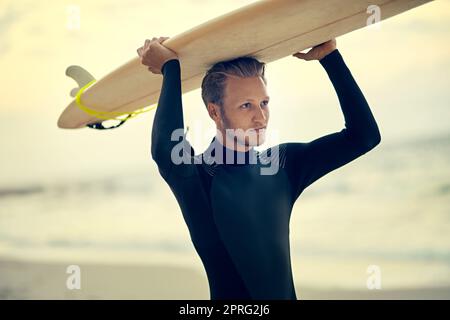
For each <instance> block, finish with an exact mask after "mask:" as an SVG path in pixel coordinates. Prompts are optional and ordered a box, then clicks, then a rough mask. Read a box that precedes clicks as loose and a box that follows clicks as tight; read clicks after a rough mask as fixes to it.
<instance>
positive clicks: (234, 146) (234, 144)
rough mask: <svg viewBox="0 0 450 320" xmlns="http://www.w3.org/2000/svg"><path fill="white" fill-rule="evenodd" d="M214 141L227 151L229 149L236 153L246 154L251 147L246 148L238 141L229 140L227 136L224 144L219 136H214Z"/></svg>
mask: <svg viewBox="0 0 450 320" xmlns="http://www.w3.org/2000/svg"><path fill="white" fill-rule="evenodd" d="M215 139H216V140H217V141H218V142H219V143H220V144H221V145H222V146H223V147H224V148H227V149H231V150H233V151H236V152H248V151H250V150H251V149H252V148H253V147H250V146H246V145H242V144H240V143H239V142H238V141H234V139H231V138H229V137H228V136H227V135H225V142H223V138H222V136H221V135H216V136H215Z"/></svg>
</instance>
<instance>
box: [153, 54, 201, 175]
mask: <svg viewBox="0 0 450 320" xmlns="http://www.w3.org/2000/svg"><path fill="white" fill-rule="evenodd" d="M161 72H162V74H163V82H162V88H161V93H160V96H159V101H158V106H157V108H156V113H155V117H154V120H153V127H152V137H151V154H152V158H153V160H154V161H155V162H156V164H157V165H158V170H159V172H160V174H161V176H162V177H163V178H164V179H166V180H168V178H169V176H170V175H171V174H172V173H173V171H177V172H178V173H180V172H181V171H182V169H186V167H185V166H183V165H182V164H181V165H180V164H178V165H177V164H174V162H173V161H172V158H171V153H172V150H173V149H174V147H175V146H176V145H179V144H180V142H181V141H183V142H184V143H185V144H187V147H188V148H189V149H190V152H191V154H194V150H193V149H192V146H191V145H190V143H189V142H188V141H187V140H186V139H183V140H181V138H180V139H178V140H174V141H172V132H174V130H176V129H181V130H184V123H183V105H182V99H181V96H182V91H181V67H180V61H179V60H178V59H172V60H169V61H167V62H165V63H164V65H163V66H162V68H161ZM182 150H185V149H184V148H183V149H182ZM183 152H184V151H183ZM191 154H190V155H191ZM190 155H189V156H190ZM175 167H178V168H177V169H174V168H175Z"/></svg>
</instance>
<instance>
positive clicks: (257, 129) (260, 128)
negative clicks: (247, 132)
mask: <svg viewBox="0 0 450 320" xmlns="http://www.w3.org/2000/svg"><path fill="white" fill-rule="evenodd" d="M265 129H266V127H259V128H255V129H253V130H255V131H256V132H258V133H259V132H260V131H261V130H265Z"/></svg>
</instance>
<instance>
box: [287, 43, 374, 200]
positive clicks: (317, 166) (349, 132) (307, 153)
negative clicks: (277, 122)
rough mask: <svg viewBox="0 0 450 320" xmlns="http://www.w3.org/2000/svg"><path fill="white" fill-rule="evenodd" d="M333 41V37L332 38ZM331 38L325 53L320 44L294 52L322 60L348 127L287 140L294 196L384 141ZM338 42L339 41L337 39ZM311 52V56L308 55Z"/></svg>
mask: <svg viewBox="0 0 450 320" xmlns="http://www.w3.org/2000/svg"><path fill="white" fill-rule="evenodd" d="M330 41H331V40H330ZM330 41H328V42H327V43H325V44H323V45H325V46H327V45H328V52H327V53H326V54H325V55H323V53H322V55H323V56H321V54H320V46H319V47H318V49H319V50H317V51H316V52H315V55H314V54H310V53H312V52H313V50H314V48H313V49H312V50H311V51H310V52H308V53H306V54H305V53H303V54H302V53H300V54H298V53H297V54H294V56H297V57H298V58H303V59H305V60H319V61H320V64H321V65H322V66H323V67H324V69H325V70H326V72H327V74H328V77H329V78H330V80H331V82H332V84H333V86H334V88H335V90H336V93H337V96H338V99H339V102H340V106H341V109H342V113H343V115H344V118H345V128H344V129H342V130H341V131H339V132H335V133H331V134H328V135H325V136H322V137H320V138H318V139H315V140H313V141H311V142H308V143H287V144H286V145H287V159H286V168H287V170H288V171H289V173H290V174H289V176H290V179H291V185H292V187H293V197H294V200H295V199H296V198H297V197H298V196H299V195H300V193H301V192H302V191H303V190H304V189H305V188H306V187H308V186H309V185H311V184H312V183H313V182H314V181H316V180H317V179H319V178H320V177H322V176H324V175H325V174H327V173H329V172H330V171H333V170H335V169H336V168H339V167H341V166H343V165H345V164H346V163H349V162H350V161H352V160H354V159H356V158H358V157H360V156H361V155H363V154H365V153H366V152H368V151H369V150H371V149H373V148H374V147H375V146H376V145H377V144H379V143H380V141H381V136H380V132H379V130H378V126H377V123H376V121H375V119H374V117H373V115H372V112H371V111H370V108H369V105H368V103H367V101H366V99H365V98H364V95H363V94H362V92H361V90H360V89H359V87H358V85H357V83H356V81H355V79H354V78H353V76H352V74H351V73H350V70H349V69H348V68H347V66H346V64H345V62H344V60H343V58H342V56H341V54H340V52H339V51H338V49H336V47H335V46H334V48H333V46H332V45H331V48H330V43H331V44H332V42H330ZM333 41H334V45H335V40H334V39H333ZM308 54H309V56H308Z"/></svg>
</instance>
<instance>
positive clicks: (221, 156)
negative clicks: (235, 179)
mask: <svg viewBox="0 0 450 320" xmlns="http://www.w3.org/2000/svg"><path fill="white" fill-rule="evenodd" d="M216 151H218V152H216ZM208 152H209V153H210V154H211V156H212V158H213V159H214V162H215V163H217V164H224V165H234V166H240V165H248V164H255V163H256V162H257V155H258V151H256V150H255V149H254V148H253V147H251V148H250V149H249V150H247V151H238V150H234V149H230V148H228V147H226V146H224V145H223V144H222V143H221V142H220V141H219V140H218V139H217V137H214V138H213V139H212V141H211V144H210V145H209V147H208Z"/></svg>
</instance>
